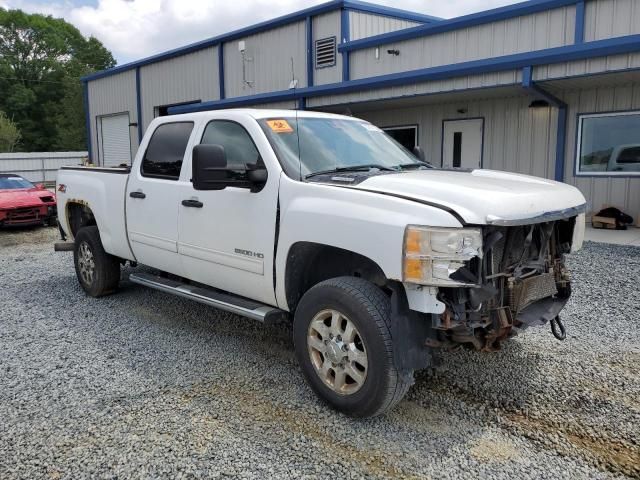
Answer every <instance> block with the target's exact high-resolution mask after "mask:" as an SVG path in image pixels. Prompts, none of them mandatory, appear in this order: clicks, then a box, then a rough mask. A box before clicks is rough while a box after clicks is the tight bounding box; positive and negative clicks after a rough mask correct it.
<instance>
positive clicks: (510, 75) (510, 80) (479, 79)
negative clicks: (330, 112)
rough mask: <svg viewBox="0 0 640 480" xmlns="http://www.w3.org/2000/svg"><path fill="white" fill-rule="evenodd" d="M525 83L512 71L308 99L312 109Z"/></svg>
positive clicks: (518, 72)
mask: <svg viewBox="0 0 640 480" xmlns="http://www.w3.org/2000/svg"><path fill="white" fill-rule="evenodd" d="M521 83H522V72H521V71H520V70H513V71H508V72H499V73H487V74H483V75H472V76H467V77H461V78H456V79H453V80H439V81H437V82H422V83H416V84H411V85H404V86H401V87H391V88H379V89H375V90H373V89H369V90H362V91H360V92H354V93H348V94H343V95H327V96H322V97H313V98H309V99H308V100H307V106H308V107H309V108H318V107H322V106H327V105H342V104H347V103H358V102H366V101H372V100H381V99H385V98H398V97H411V96H416V95H433V94H439V93H443V92H456V91H460V90H467V89H477V88H487V87H497V86H505V85H515V84H521Z"/></svg>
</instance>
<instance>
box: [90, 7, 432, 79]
mask: <svg viewBox="0 0 640 480" xmlns="http://www.w3.org/2000/svg"><path fill="white" fill-rule="evenodd" d="M345 6H348V8H351V9H353V10H358V11H365V12H370V13H373V12H376V13H377V14H378V15H385V16H391V17H394V18H402V19H405V20H413V21H422V22H427V21H430V22H433V21H436V20H437V18H436V17H429V16H428V15H420V14H416V13H412V12H408V11H405V10H398V9H396V8H388V7H379V6H377V5H371V4H368V3H365V2H360V1H354V0H332V1H329V2H326V3H321V4H320V5H317V6H315V7H310V8H306V9H304V10H299V11H297V12H293V13H290V14H288V15H284V16H282V17H278V18H275V19H272V20H267V21H265V22H261V23H257V24H255V25H251V26H249V27H245V28H241V29H239V30H234V31H233V32H229V33H225V34H222V35H218V36H216V37H212V38H209V39H206V40H202V41H200V42H196V43H192V44H190V45H186V46H184V47H179V48H176V49H173V50H169V51H168V52H164V53H159V54H157V55H153V56H150V57H147V58H143V59H142V60H138V61H135V62H130V63H125V64H124V65H119V66H117V67H114V68H111V69H109V70H103V71H101V72H97V73H93V74H91V75H87V76H85V77H82V81H84V82H87V81H90V80H96V79H98V78H102V77H106V76H109V75H115V74H116V73H121V72H125V71H127V70H132V69H134V68H137V67H142V66H144V65H149V64H151V63H155V62H159V61H162V60H168V59H170V58H175V57H179V56H181V55H186V54H188V53H193V52H197V51H199V50H202V49H205V48H208V47H213V46H214V45H218V44H220V43H223V42H229V41H232V40H238V39H241V38H243V37H246V36H248V35H252V34H255V33H260V32H265V31H267V30H271V29H274V28H277V27H281V26H283V25H288V24H290V23H294V22H298V21H301V20H305V19H306V18H307V17H309V16H315V15H320V14H323V13H327V12H332V11H334V10H339V9H341V8H344V7H345ZM418 18H420V19H421V20H417V19H418Z"/></svg>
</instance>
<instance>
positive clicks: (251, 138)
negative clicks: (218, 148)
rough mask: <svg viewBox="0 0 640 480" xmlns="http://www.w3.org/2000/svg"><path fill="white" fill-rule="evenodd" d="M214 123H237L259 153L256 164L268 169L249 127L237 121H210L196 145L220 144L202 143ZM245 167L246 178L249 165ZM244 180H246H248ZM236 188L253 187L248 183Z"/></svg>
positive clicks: (217, 119) (220, 119) (221, 119)
mask: <svg viewBox="0 0 640 480" xmlns="http://www.w3.org/2000/svg"><path fill="white" fill-rule="evenodd" d="M213 122H227V123H235V124H236V125H239V126H240V128H242V129H243V130H244V131H245V132H246V134H247V136H248V137H249V140H251V143H252V144H253V147H254V148H255V149H256V152H258V158H257V159H256V164H260V163H262V165H264V167H265V168H267V165H266V164H265V162H264V159H263V158H262V152H261V151H260V149H259V148H258V145H256V141H255V140H254V139H253V137H252V136H251V133H250V132H249V130H248V129H247V127H245V126H244V125H243V124H242V123H240V122H238V121H237V120H229V119H226V118H214V119H211V120H209V121H208V122H207V123H205V125H204V128H203V129H202V135H200V140H198V143H196V145H219V144H215V143H202V139H203V138H204V135H205V134H206V133H207V128H208V127H209V125H210V124H212V123H213ZM225 157H226V154H225ZM227 165H228V163H227ZM244 165H245V169H244V173H243V175H245V177H246V175H247V168H246V166H247V164H246V163H245V164H244ZM268 170H269V169H268V168H267V172H268ZM234 171H238V172H240V171H241V170H234ZM191 172H193V162H192V165H191ZM244 180H246V178H245V179H244ZM234 186H235V187H238V188H249V187H251V185H250V184H249V183H247V186H246V187H243V186H239V185H234Z"/></svg>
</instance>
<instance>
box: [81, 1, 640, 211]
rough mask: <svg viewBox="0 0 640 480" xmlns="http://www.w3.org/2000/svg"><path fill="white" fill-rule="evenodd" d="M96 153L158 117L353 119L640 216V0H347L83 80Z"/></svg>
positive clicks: (120, 153)
mask: <svg viewBox="0 0 640 480" xmlns="http://www.w3.org/2000/svg"><path fill="white" fill-rule="evenodd" d="M83 81H84V85H85V105H86V107H87V108H86V110H87V129H88V132H89V138H90V139H91V141H90V143H89V152H90V156H91V159H92V161H93V162H94V163H96V164H101V165H112V164H119V163H122V162H123V161H130V159H131V158H132V157H133V155H135V152H136V150H137V146H138V142H139V139H140V138H141V137H142V135H143V133H144V130H145V128H146V127H147V126H148V125H149V122H150V121H151V120H152V119H153V118H154V117H156V116H159V115H167V114H175V113H183V112H189V111H199V110H211V109H220V108H231V107H240V106H254V107H278V108H301V109H302V108H307V109H314V110H322V111H331V112H338V113H348V114H352V115H355V116H358V117H361V118H364V119H366V120H369V121H371V122H373V123H375V124H376V125H378V126H380V127H382V128H384V129H387V130H388V131H389V133H390V134H391V135H392V136H394V137H395V138H396V139H397V140H398V141H400V142H401V143H403V144H405V145H406V146H408V147H412V146H414V145H420V146H421V147H422V148H423V149H424V150H425V152H426V153H427V160H429V161H430V162H431V163H433V164H435V165H438V166H440V165H441V166H450V167H471V168H477V167H483V168H491V169H497V170H507V171H512V172H520V173H525V174H532V175H537V176H541V177H547V178H552V179H556V180H560V181H565V182H568V183H571V184H573V185H576V186H577V187H578V188H580V189H581V190H582V192H583V193H584V194H585V196H586V197H587V200H588V201H589V204H590V206H591V208H592V209H599V208H600V207H601V206H603V205H615V206H618V207H620V208H622V209H624V210H625V211H627V212H629V213H631V214H632V215H634V216H635V217H636V218H638V216H640V1H639V0H531V1H528V2H524V3H519V4H515V5H511V6H507V7H502V8H498V9H494V10H489V11H486V12H481V13H476V14H472V15H466V16H463V17H458V18H453V19H448V20H444V19H439V18H434V17H429V16H425V15H421V14H417V13H411V12H407V11H403V10H397V9H393V8H386V7H380V6H377V5H372V4H367V3H362V2H359V1H356V0H335V1H332V2H329V3H325V4H322V5H319V6H316V7H313V8H309V9H306V10H302V11H299V12H296V13H293V14H290V15H287V16H284V17H281V18H277V19H275V20H273V21H269V22H264V23H261V24H258V25H254V26H252V27H248V28H245V29H242V30H238V31H235V32H231V33H229V34H226V35H222V36H219V37H215V38H211V39H208V40H205V41H202V42H199V43H196V44H193V45H189V46H186V47H182V48H178V49H175V50H172V51H169V52H166V53H164V54H160V55H156V56H153V57H149V58H145V59H143V60H140V61H137V62H132V63H129V64H126V65H122V66H118V67H115V68H112V69H110V70H107V71H104V72H99V73H96V74H93V75H90V76H88V77H85V78H84V79H83Z"/></svg>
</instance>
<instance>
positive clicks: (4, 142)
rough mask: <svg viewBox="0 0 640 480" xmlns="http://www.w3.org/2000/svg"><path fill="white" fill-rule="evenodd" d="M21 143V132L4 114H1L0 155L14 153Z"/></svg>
mask: <svg viewBox="0 0 640 480" xmlns="http://www.w3.org/2000/svg"><path fill="white" fill-rule="evenodd" d="M19 141H20V130H18V127H17V126H16V124H15V123H13V122H12V121H11V119H10V118H8V117H7V115H6V114H5V113H4V112H0V153H7V152H13V151H14V150H15V148H16V146H17V145H18V142H19Z"/></svg>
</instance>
